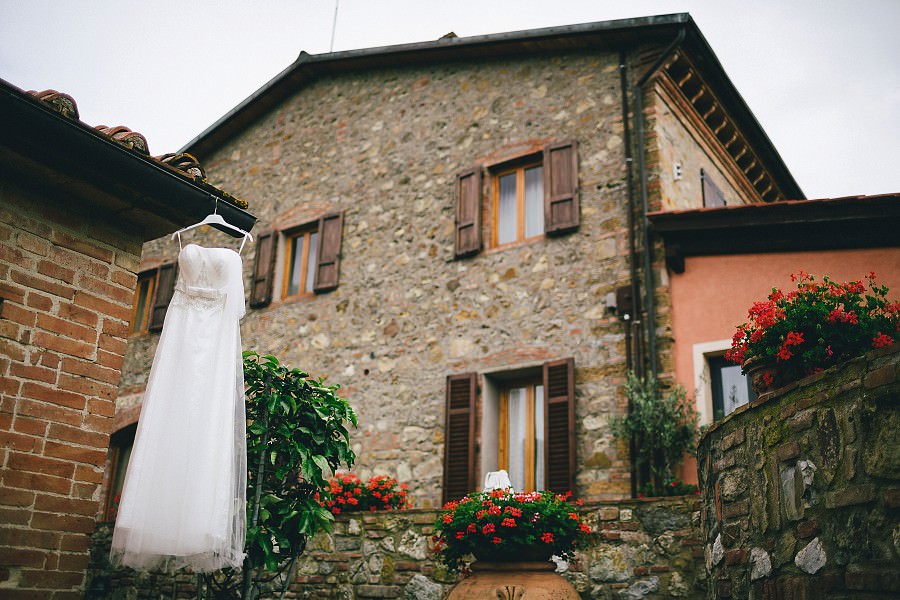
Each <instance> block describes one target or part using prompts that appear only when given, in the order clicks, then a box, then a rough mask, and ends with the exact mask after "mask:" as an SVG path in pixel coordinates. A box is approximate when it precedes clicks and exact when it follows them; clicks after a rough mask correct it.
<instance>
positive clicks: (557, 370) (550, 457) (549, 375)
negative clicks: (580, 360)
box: [544, 358, 575, 494]
mask: <svg viewBox="0 0 900 600" xmlns="http://www.w3.org/2000/svg"><path fill="white" fill-rule="evenodd" d="M544 431H545V432H546V434H545V442H544V443H545V444H546V446H545V449H544V457H545V461H546V462H545V464H544V473H545V481H546V483H547V489H548V490H550V491H553V492H556V493H558V494H561V493H565V492H567V491H570V490H571V491H572V492H573V493H574V492H575V361H574V360H573V359H571V358H565V359H562V360H556V361H551V362H547V363H544Z"/></svg>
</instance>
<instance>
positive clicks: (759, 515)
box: [698, 344, 900, 599]
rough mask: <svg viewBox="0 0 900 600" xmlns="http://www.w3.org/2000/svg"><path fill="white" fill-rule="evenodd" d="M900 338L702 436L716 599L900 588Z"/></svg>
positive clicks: (883, 594) (706, 531) (891, 592)
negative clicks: (899, 340) (899, 342)
mask: <svg viewBox="0 0 900 600" xmlns="http://www.w3.org/2000/svg"><path fill="white" fill-rule="evenodd" d="M898 409H900V345H897V344H895V345H894V346H892V347H889V348H884V349H881V350H875V351H873V352H870V353H869V354H868V355H866V356H864V357H861V358H858V359H854V360H852V361H850V362H848V363H846V364H845V365H842V366H839V367H835V368H832V369H829V370H828V371H825V372H823V373H820V374H817V375H814V376H811V377H808V378H806V379H804V380H802V381H800V382H795V383H793V384H790V385H789V386H787V387H786V388H784V389H782V390H779V391H776V392H775V393H774V394H771V395H763V396H760V399H759V400H758V401H756V402H754V403H753V404H751V405H748V406H744V407H741V408H739V409H738V410H737V411H735V412H734V413H732V414H731V415H729V416H728V417H726V418H725V419H724V420H722V421H719V422H717V423H716V424H715V425H714V426H712V427H711V428H710V429H709V431H708V432H707V433H706V435H705V436H704V437H703V438H702V440H701V442H700V453H699V457H698V460H699V475H700V484H701V486H700V487H701V490H702V491H703V493H702V502H703V535H704V542H705V553H706V562H707V568H708V569H709V570H710V572H711V577H712V579H713V584H714V585H713V588H712V593H713V594H714V597H716V598H748V597H752V598H779V599H780V598H789V599H794V598H796V599H800V598H821V597H829V598H830V597H837V598H843V599H851V598H888V597H897V596H898V594H900V525H898V522H900V410H898Z"/></svg>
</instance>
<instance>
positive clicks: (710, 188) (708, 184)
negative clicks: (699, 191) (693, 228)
mask: <svg viewBox="0 0 900 600" xmlns="http://www.w3.org/2000/svg"><path fill="white" fill-rule="evenodd" d="M700 181H701V182H702V183H703V186H702V187H703V206H707V207H708V206H725V204H726V203H725V194H723V193H722V190H720V189H719V186H717V185H716V184H715V182H714V181H713V180H712V178H710V176H709V173H707V172H705V171H704V170H703V169H700Z"/></svg>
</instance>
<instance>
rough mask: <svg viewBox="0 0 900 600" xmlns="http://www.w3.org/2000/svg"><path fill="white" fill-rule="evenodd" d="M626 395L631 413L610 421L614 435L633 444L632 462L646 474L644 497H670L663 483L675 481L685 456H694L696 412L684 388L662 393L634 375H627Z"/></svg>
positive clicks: (655, 385)
mask: <svg viewBox="0 0 900 600" xmlns="http://www.w3.org/2000/svg"><path fill="white" fill-rule="evenodd" d="M625 395H626V396H627V397H628V401H629V404H630V406H631V411H630V412H629V414H627V415H625V416H624V417H615V418H613V419H612V420H611V421H610V428H611V429H612V432H613V435H614V436H615V437H616V438H617V439H619V440H620V441H623V442H625V443H629V442H630V441H631V440H632V439H634V440H635V444H634V446H635V455H634V456H632V460H633V461H635V464H636V466H637V467H638V468H639V470H643V471H645V472H648V473H649V481H645V482H644V485H643V487H642V491H643V492H646V493H645V495H647V496H665V495H672V494H669V493H667V489H666V482H672V481H675V480H676V479H675V469H676V468H677V467H678V465H679V464H681V461H682V459H683V458H684V455H685V454H686V453H687V454H690V455H692V456H693V455H696V453H697V435H698V429H697V411H696V410H694V408H693V406H692V405H691V403H690V402H689V401H688V398H687V393H686V392H685V391H684V388H683V387H681V386H675V387H673V388H672V389H669V390H665V391H663V390H661V389H660V385H659V382H658V381H656V380H655V379H641V378H638V377H637V376H636V375H635V374H634V373H629V374H628V379H627V380H626V382H625ZM669 487H671V485H670V486H669Z"/></svg>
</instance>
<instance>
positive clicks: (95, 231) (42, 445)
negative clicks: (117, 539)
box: [0, 184, 140, 600]
mask: <svg viewBox="0 0 900 600" xmlns="http://www.w3.org/2000/svg"><path fill="white" fill-rule="evenodd" d="M116 231H117V228H116V227H115V226H106V225H104V224H103V223H101V222H97V221H93V220H88V219H85V218H84V216H80V215H78V214H77V211H76V210H74V209H73V208H72V206H69V207H62V206H53V205H51V204H50V203H49V202H48V201H46V200H44V199H43V198H42V197H40V196H36V195H33V194H31V193H29V192H26V191H23V190H22V189H19V188H17V187H13V186H12V185H10V184H4V185H3V186H2V187H0V301H2V304H0V597H3V598H10V599H15V598H28V599H29V600H31V599H40V598H51V597H52V598H54V599H56V598H70V597H71V598H80V597H81V589H82V586H83V582H84V573H85V568H86V566H87V563H88V552H89V548H90V534H91V533H92V532H93V530H94V523H95V518H96V516H97V514H98V512H99V511H100V502H101V494H100V484H101V482H102V480H103V468H104V463H105V461H106V458H107V449H108V445H109V434H110V421H111V417H112V416H113V414H114V411H115V399H116V395H117V386H118V382H119V369H120V368H121V366H122V360H123V355H124V353H125V346H126V339H127V335H128V329H129V320H130V318H131V304H132V297H133V293H134V287H135V282H136V275H135V270H136V268H137V264H138V257H139V253H140V242H139V241H138V240H137V239H136V238H128V237H125V236H122V235H121V234H117V233H116Z"/></svg>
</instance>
